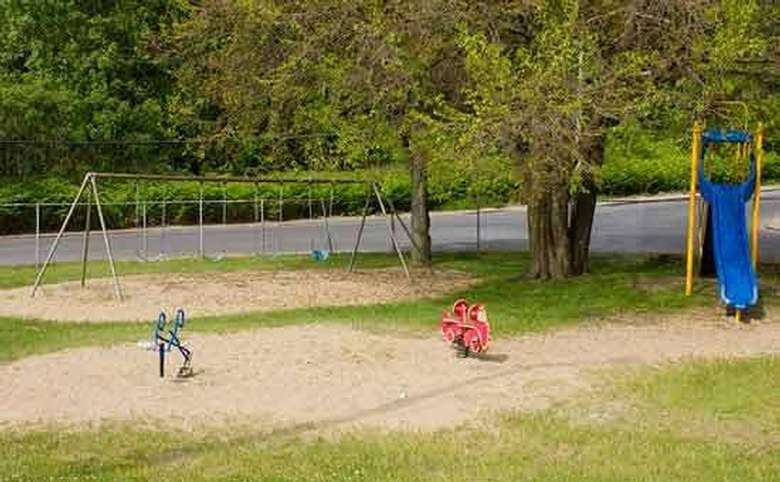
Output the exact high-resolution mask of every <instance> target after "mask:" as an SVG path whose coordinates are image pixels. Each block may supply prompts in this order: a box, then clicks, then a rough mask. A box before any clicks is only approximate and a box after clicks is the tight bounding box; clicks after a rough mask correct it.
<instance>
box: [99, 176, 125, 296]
mask: <svg viewBox="0 0 780 482" xmlns="http://www.w3.org/2000/svg"><path fill="white" fill-rule="evenodd" d="M92 195H93V196H95V208H96V209H97V214H98V219H99V220H100V229H101V231H103V242H105V244H106V255H107V256H108V266H109V268H110V269H111V278H112V280H113V282H114V296H116V298H117V300H119V301H122V289H121V288H120V287H119V278H118V277H117V275H116V266H114V256H113V254H112V253H111V242H110V241H109V240H108V230H106V220H105V218H104V217H103V208H102V207H101V206H100V196H99V195H98V189H97V183H95V178H94V177H92Z"/></svg>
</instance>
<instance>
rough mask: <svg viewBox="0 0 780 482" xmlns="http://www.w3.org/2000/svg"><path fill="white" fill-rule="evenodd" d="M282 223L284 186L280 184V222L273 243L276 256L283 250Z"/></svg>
mask: <svg viewBox="0 0 780 482" xmlns="http://www.w3.org/2000/svg"><path fill="white" fill-rule="evenodd" d="M282 221H284V184H279V222H278V224H277V226H276V237H275V238H274V240H273V243H272V245H273V248H274V254H276V253H277V252H278V251H280V250H281V248H282V242H281V239H282Z"/></svg>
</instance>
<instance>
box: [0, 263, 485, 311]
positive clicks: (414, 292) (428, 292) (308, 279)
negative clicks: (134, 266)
mask: <svg viewBox="0 0 780 482" xmlns="http://www.w3.org/2000/svg"><path fill="white" fill-rule="evenodd" d="M473 282H474V278H473V277H470V276H467V275H465V274H463V273H459V272H438V273H437V274H436V276H433V275H431V274H426V273H424V272H420V273H415V276H414V280H413V282H409V281H408V280H407V279H406V278H405V277H404V275H403V273H401V272H400V271H398V270H373V271H363V272H357V273H347V272H346V271H341V270H339V271H335V270H330V271H325V270H320V271H235V272H229V273H200V274H166V275H136V276H126V277H123V278H122V289H123V292H124V294H125V298H126V299H125V300H124V301H123V302H122V303H118V302H116V301H115V300H114V297H113V292H112V285H111V280H110V279H105V278H104V279H97V280H90V281H89V284H88V286H87V289H81V285H80V283H79V282H67V283H59V284H53V285H44V286H43V287H42V289H41V292H40V294H39V295H37V296H36V298H34V299H30V289H29V288H19V289H12V290H2V291H0V316H18V317H23V318H28V319H32V318H34V319H42V320H53V321H84V322H100V321H149V320H151V319H154V318H155V317H156V316H157V313H158V312H159V311H160V310H161V309H165V310H166V311H168V312H173V311H174V310H175V308H176V307H177V306H186V307H187V310H188V311H189V312H192V313H198V314H199V316H209V315H222V314H229V313H245V312H260V311H270V310H281V309H291V308H310V307H315V306H338V305H361V304H372V303H386V302H391V301H397V300H404V299H414V298H423V297H433V296H438V295H441V294H445V293H449V292H452V291H456V290H458V289H461V288H465V287H467V286H469V285H470V284H472V283H473ZM171 300H176V302H177V303H178V304H177V306H170V303H171V302H172V301H171Z"/></svg>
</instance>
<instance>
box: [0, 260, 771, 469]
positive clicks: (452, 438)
mask: <svg viewBox="0 0 780 482" xmlns="http://www.w3.org/2000/svg"><path fill="white" fill-rule="evenodd" d="M342 262H343V260H339V259H335V260H333V261H332V263H333V264H331V265H329V266H330V267H335V266H339V265H340V264H342ZM527 262H528V259H527V256H526V255H523V254H510V253H501V254H498V253H493V254H487V255H483V256H482V257H480V258H477V257H476V256H468V255H454V254H453V255H441V256H438V257H437V259H436V265H437V267H438V268H439V269H441V270H445V269H457V270H463V271H466V272H471V273H474V274H475V275H477V276H480V277H481V278H482V282H481V283H480V284H479V285H478V286H475V287H473V288H470V289H468V290H465V291H463V292H460V293H453V294H452V295H450V296H448V297H446V299H439V300H423V301H414V302H408V303H394V304H387V305H375V306H363V307H351V308H327V309H317V310H292V311H279V312H273V313H266V314H262V315H252V314H247V315H236V316H224V317H212V318H200V319H197V318H196V319H195V320H193V322H192V324H191V325H190V326H189V327H188V329H192V330H195V331H206V332H208V331H217V332H222V331H232V330H240V329H249V328H253V327H258V326H269V325H282V324H291V323H311V322H328V323H352V324H355V325H357V326H360V327H363V328H366V329H388V328H390V329H392V328H397V329H411V330H422V329H425V330H431V329H433V328H434V327H435V324H436V320H437V317H438V314H439V312H440V310H441V309H442V308H443V307H444V306H446V304H448V303H449V302H450V301H451V299H452V298H454V297H455V296H459V295H465V296H467V297H468V298H470V299H475V300H477V299H478V300H480V301H482V302H485V303H487V305H488V310H489V314H490V316H491V320H492V321H493V324H494V327H495V330H496V334H497V336H504V335H508V334H512V333H520V332H525V331H533V330H543V329H546V328H550V327H554V326H561V325H565V324H570V323H576V322H581V321H582V320H584V319H588V318H591V317H599V316H607V315H610V314H615V313H618V312H636V311H653V312H658V311H664V310H678V309H683V308H685V307H690V306H693V305H697V304H699V303H703V302H712V301H713V300H714V293H713V292H711V291H712V290H711V288H710V287H706V286H701V287H700V289H699V292H698V293H697V296H695V297H693V298H692V299H685V298H684V297H683V296H681V294H680V288H681V284H682V281H681V279H680V274H679V272H680V263H679V260H674V259H664V258H642V257H618V256H608V257H595V258H594V260H593V265H592V273H591V274H589V275H587V276H584V277H581V278H577V279H572V280H567V281H560V282H551V283H541V282H537V281H532V280H527V279H522V278H518V274H519V273H521V272H522V270H523V268H524V267H525V266H526V265H527ZM363 265H364V266H371V267H380V266H392V265H394V260H393V258H392V257H389V256H383V255H376V256H371V257H367V258H365V259H364V264H363ZM313 266H314V265H313V264H312V262H311V261H309V260H307V259H306V258H303V257H292V258H289V259H276V260H254V259H231V260H225V261H223V262H221V263H211V262H207V261H195V260H174V261H170V262H166V263H158V264H137V263H128V264H126V265H123V266H122V268H123V272H124V273H130V272H134V273H140V272H168V271H179V272H181V271H190V272H201V271H212V270H244V269H277V268H285V269H300V268H310V267H313ZM326 267H327V266H326ZM76 268H77V267H76ZM60 269H61V271H59V274H56V275H55V276H56V277H57V278H56V279H58V280H67V279H77V278H78V269H74V268H73V267H71V266H67V265H66V266H62V267H61V268H60ZM20 272H22V270H20V269H18V268H15V269H9V268H3V269H0V279H3V282H4V283H6V286H18V285H19V284H24V283H26V281H23V278H24V277H23V276H21V275H20V274H19V273H20ZM8 273H12V275H11V276H9V277H8V278H13V276H19V278H18V280H19V281H13V280H12V279H11V280H9V279H7V278H3V277H4V276H6V275H7V274H8ZM775 278H776V274H774V273H768V274H767V275H766V276H765V278H764V279H763V280H762V281H765V282H766V281H772V280H774V279H775ZM14 283H16V284H14ZM148 328H149V326H147V325H145V324H138V323H112V324H108V323H106V324H95V325H88V324H72V323H48V322H25V321H21V320H8V319H6V320H0V360H11V359H15V358H19V357H22V356H25V355H28V354H31V353H41V352H46V351H51V350H56V349H60V348H64V347H69V346H81V345H85V344H107V343H112V342H117V341H129V340H135V339H139V338H143V337H145V336H147V335H148V331H149V330H148ZM779 370H780V360H778V359H775V358H763V359H753V360H746V361H714V362H707V363H688V364H680V365H671V366H664V367H661V368H655V369H651V368H645V369H640V370H636V371H634V372H632V373H630V374H629V375H625V374H623V375H621V376H620V377H619V378H618V381H617V383H615V384H613V385H611V386H610V387H607V388H606V389H605V390H603V391H602V392H600V393H598V394H597V395H595V396H596V399H595V400H593V399H588V400H587V401H585V402H582V403H585V404H586V410H588V409H590V408H595V409H603V407H609V406H612V405H613V404H615V406H624V407H628V409H626V410H624V411H621V412H620V413H618V414H617V415H618V416H617V417H616V418H610V419H608V420H607V421H603V420H602V421H597V422H594V421H592V420H591V419H589V418H588V417H587V416H583V414H582V407H581V405H579V403H580V402H578V401H573V402H570V403H567V404H564V405H561V406H558V407H556V408H555V409H551V410H548V411H546V412H543V413H538V414H535V415H523V414H515V415H507V416H501V417H497V418H496V419H495V420H494V421H492V422H490V424H489V425H488V426H484V427H483V428H455V429H452V430H441V431H437V432H433V433H402V432H393V433H378V432H373V431H360V432H355V433H351V434H347V435H342V436H338V437H334V436H327V437H320V436H312V435H311V434H306V433H305V431H306V430H307V429H309V428H311V427H308V426H302V427H292V428H288V429H283V430H280V431H276V432H271V433H258V432H256V431H253V430H252V429H251V428H248V427H241V426H226V427H223V428H220V429H211V430H210V431H195V432H186V433H175V432H165V431H162V432H158V431H149V430H147V429H139V428H133V427H130V426H126V425H119V424H116V425H104V426H102V427H101V428H94V429H87V430H77V431H69V430H62V429H61V428H60V427H57V426H51V427H49V428H43V429H37V430H31V431H21V430H12V429H5V430H2V429H0V480H2V481H5V480H9V481H12V480H21V481H28V480H161V479H164V480H172V481H175V480H183V481H184V480H186V481H190V480H193V481H197V480H268V481H309V480H311V481H330V480H333V481H379V482H381V481H399V480H400V481H406V480H409V481H412V480H432V481H448V482H449V481H473V480H492V481H524V480H528V481H531V480H534V481H536V480H544V481H569V480H577V481H623V480H631V481H645V480H646V481H667V480H668V481H676V480H684V481H699V480H700V481H720V480H722V481H727V480H734V481H750V480H760V481H771V480H780V442H779V441H780V415H778V414H780V404H778V402H777V400H780V383H778V382H777V381H776V380H777V374H778V371H779ZM589 407H590V408H589ZM183 415H184V416H186V414H183ZM323 428H326V429H327V427H323Z"/></svg>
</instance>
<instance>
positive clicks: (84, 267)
mask: <svg viewBox="0 0 780 482" xmlns="http://www.w3.org/2000/svg"><path fill="white" fill-rule="evenodd" d="M86 194H87V214H86V216H85V221H84V244H83V247H82V250H81V287H82V288H84V287H85V286H86V284H87V259H88V258H89V231H90V225H91V219H90V216H91V215H92V195H91V193H90V190H89V189H87V192H86Z"/></svg>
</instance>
